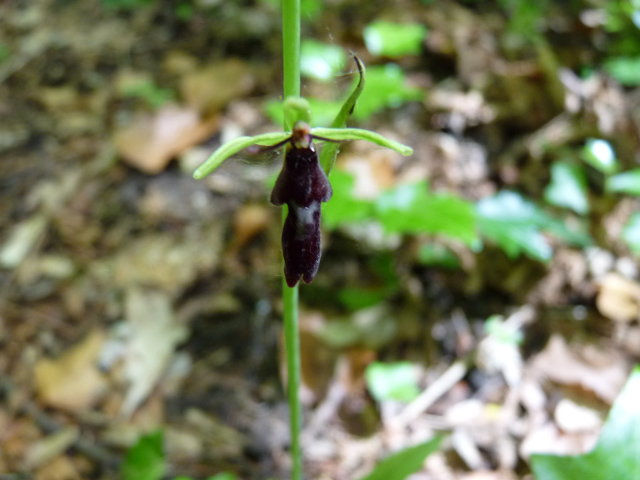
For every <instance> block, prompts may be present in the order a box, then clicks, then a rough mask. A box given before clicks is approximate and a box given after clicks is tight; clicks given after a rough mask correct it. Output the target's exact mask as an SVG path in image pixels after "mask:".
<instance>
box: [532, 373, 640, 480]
mask: <svg viewBox="0 0 640 480" xmlns="http://www.w3.org/2000/svg"><path fill="white" fill-rule="evenodd" d="M639 398H640V366H636V368H635V369H634V370H633V372H632V374H631V376H630V378H629V380H628V381H627V384H626V385H625V387H624V388H623V389H622V392H620V395H619V396H618V398H617V399H616V401H615V403H614V404H613V407H612V408H611V412H610V413H609V418H608V419H607V421H606V423H605V425H604V427H603V428H602V432H601V433H600V438H599V439H598V443H597V444H596V447H595V448H594V449H593V450H592V451H591V452H589V453H586V454H584V455H575V456H557V455H533V456H532V457H531V465H532V468H533V471H534V473H535V476H536V479H537V480H569V479H589V480H611V479H618V478H619V479H623V478H624V479H627V478H628V479H632V478H640V401H638V399H639Z"/></svg>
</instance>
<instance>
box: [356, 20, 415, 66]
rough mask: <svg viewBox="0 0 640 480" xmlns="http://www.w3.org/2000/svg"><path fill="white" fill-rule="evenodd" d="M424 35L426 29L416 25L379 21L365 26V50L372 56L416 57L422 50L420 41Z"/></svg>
mask: <svg viewBox="0 0 640 480" xmlns="http://www.w3.org/2000/svg"><path fill="white" fill-rule="evenodd" d="M426 33H427V29H426V27H425V26H424V25H420V24H417V23H392V22H385V21H379V22H374V23H371V24H369V25H367V27H366V28H365V29H364V41H365V44H366V46H367V49H368V50H369V51H370V52H371V53H372V54H374V55H384V56H386V57H401V56H403V55H417V54H419V53H420V51H421V50H422V40H423V39H424V37H425V35H426Z"/></svg>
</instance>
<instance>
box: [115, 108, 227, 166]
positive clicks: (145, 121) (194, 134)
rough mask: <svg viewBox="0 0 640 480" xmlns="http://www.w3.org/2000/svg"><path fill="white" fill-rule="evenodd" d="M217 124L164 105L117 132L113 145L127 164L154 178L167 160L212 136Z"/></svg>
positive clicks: (190, 112)
mask: <svg viewBox="0 0 640 480" xmlns="http://www.w3.org/2000/svg"><path fill="white" fill-rule="evenodd" d="M218 123H219V122H218V117H211V118H209V119H208V120H204V119H202V118H201V117H200V115H199V114H198V112H197V111H195V110H194V109H192V108H188V107H180V106H176V105H167V106H164V107H162V108H161V109H160V110H158V111H157V112H156V113H155V114H154V115H148V114H144V115H140V116H139V117H137V118H136V119H135V120H134V122H133V123H132V124H131V125H128V126H126V127H122V128H120V129H119V130H118V131H116V133H115V144H116V148H117V149H118V152H119V153H120V154H121V155H122V157H123V158H124V160H125V161H126V162H127V163H129V164H131V165H132V166H134V167H136V168H138V169H139V170H141V171H143V172H145V173H149V174H155V173H159V172H161V171H163V170H164V169H165V167H166V166H167V164H168V163H169V161H170V160H171V158H173V157H174V156H176V155H178V154H180V153H182V152H183V151H184V150H186V149H187V148H189V147H192V146H193V145H196V144H198V143H200V142H202V141H203V140H206V139H207V138H208V137H210V136H211V135H213V133H215V132H216V131H217V129H218Z"/></svg>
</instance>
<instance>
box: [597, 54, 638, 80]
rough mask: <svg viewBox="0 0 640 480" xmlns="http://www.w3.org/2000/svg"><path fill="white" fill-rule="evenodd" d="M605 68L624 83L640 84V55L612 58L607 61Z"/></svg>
mask: <svg viewBox="0 0 640 480" xmlns="http://www.w3.org/2000/svg"><path fill="white" fill-rule="evenodd" d="M604 70H605V71H606V72H607V73H608V74H609V75H611V76H612V77H613V78H615V79H616V80H618V81H619V82H620V83H621V84H623V85H627V86H629V87H635V86H637V85H640V56H639V57H615V58H611V59H609V60H607V61H606V62H605V64H604Z"/></svg>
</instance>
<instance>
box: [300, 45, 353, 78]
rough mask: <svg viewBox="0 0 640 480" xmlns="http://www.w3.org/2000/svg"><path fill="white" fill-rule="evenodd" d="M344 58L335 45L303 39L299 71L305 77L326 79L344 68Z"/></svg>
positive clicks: (343, 54)
mask: <svg viewBox="0 0 640 480" xmlns="http://www.w3.org/2000/svg"><path fill="white" fill-rule="evenodd" d="M346 58H347V56H346V54H345V52H344V50H343V49H342V48H341V47H339V46H337V45H330V44H326V43H322V42H318V41H316V40H305V41H303V42H302V46H301V47H300V71H301V73H302V74H303V75H305V76H307V77H310V78H314V79H316V80H321V81H327V80H330V79H332V78H333V77H334V76H335V75H337V74H338V73H339V72H340V71H341V70H342V69H343V68H344V64H345V61H346Z"/></svg>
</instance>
